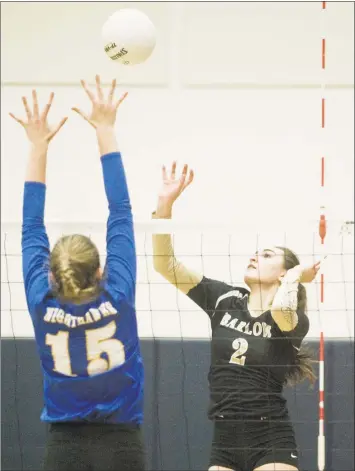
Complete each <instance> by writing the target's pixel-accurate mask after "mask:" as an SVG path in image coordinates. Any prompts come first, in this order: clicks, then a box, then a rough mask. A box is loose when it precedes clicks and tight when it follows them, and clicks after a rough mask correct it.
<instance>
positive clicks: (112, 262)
mask: <svg viewBox="0 0 355 471" xmlns="http://www.w3.org/2000/svg"><path fill="white" fill-rule="evenodd" d="M101 162H102V169H103V176H104V184H105V191H106V196H107V200H108V206H109V217H108V221H107V236H106V249H107V258H106V279H107V281H106V283H107V289H108V291H109V292H111V294H112V296H113V297H114V298H116V299H117V300H120V301H122V300H124V301H126V302H128V303H129V304H130V305H131V306H134V302H135V289H136V270H137V267H136V248H135V241H134V230H133V218H132V211H131V205H130V199H129V193H128V187H127V181H126V176H125V172H124V168H123V163H122V158H121V154H120V153H119V152H113V153H111V154H107V155H105V156H103V157H102V158H101Z"/></svg>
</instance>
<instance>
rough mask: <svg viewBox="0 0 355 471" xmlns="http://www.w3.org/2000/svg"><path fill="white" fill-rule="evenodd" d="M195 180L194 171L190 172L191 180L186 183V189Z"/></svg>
mask: <svg viewBox="0 0 355 471" xmlns="http://www.w3.org/2000/svg"><path fill="white" fill-rule="evenodd" d="M193 179H194V171H193V170H190V174H189V178H188V180H187V182H186V183H185V187H187V186H189V185H190V183H191V182H192V180H193Z"/></svg>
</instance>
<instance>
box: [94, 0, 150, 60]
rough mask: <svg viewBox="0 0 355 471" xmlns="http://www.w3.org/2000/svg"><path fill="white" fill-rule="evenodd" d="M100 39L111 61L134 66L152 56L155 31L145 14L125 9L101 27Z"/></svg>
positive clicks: (114, 14) (116, 13)
mask: <svg viewBox="0 0 355 471" xmlns="http://www.w3.org/2000/svg"><path fill="white" fill-rule="evenodd" d="M102 38H103V41H104V49H105V52H106V54H107V55H108V57H109V58H110V59H111V60H112V61H115V62H117V63H120V64H124V65H136V64H141V63H142V62H145V61H146V60H147V59H148V57H149V56H150V55H151V54H152V52H153V50H154V48H155V43H156V31H155V27H154V24H153V23H152V22H151V20H150V19H149V18H148V16H147V15H146V14H145V13H143V12H141V11H139V10H133V9H129V8H125V9H122V10H118V11H116V12H115V13H113V14H112V15H111V16H110V17H109V18H108V19H107V21H106V22H105V24H104V25H103V27H102Z"/></svg>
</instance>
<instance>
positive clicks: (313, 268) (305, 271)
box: [287, 259, 324, 283]
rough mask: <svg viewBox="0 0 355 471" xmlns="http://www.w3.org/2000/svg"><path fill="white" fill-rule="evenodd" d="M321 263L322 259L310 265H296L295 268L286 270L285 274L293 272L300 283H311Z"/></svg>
mask: <svg viewBox="0 0 355 471" xmlns="http://www.w3.org/2000/svg"><path fill="white" fill-rule="evenodd" d="M323 261H324V259H323V260H319V261H318V262H316V263H312V264H307V265H296V266H295V267H293V268H291V269H290V270H288V272H287V273H289V272H292V273H293V272H294V273H295V274H296V275H297V278H298V279H299V282H300V283H311V282H312V281H313V280H314V279H315V278H316V276H317V273H318V272H319V269H320V265H321V263H322V262H323Z"/></svg>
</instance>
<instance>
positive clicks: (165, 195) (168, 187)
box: [159, 162, 194, 203]
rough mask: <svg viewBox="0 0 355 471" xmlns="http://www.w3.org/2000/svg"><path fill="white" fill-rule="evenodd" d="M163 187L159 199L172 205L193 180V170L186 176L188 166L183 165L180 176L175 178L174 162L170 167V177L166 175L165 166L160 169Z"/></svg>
mask: <svg viewBox="0 0 355 471" xmlns="http://www.w3.org/2000/svg"><path fill="white" fill-rule="evenodd" d="M162 173H163V185H162V187H161V190H160V192H159V198H161V199H164V200H166V201H169V202H170V203H173V202H174V201H175V200H176V199H177V198H178V197H179V195H180V194H181V193H182V192H183V191H184V190H185V188H187V187H188V186H189V185H190V183H191V182H192V180H193V178H194V172H193V170H190V172H189V176H187V174H188V166H187V165H184V167H183V169H182V172H181V175H180V176H179V177H178V178H176V162H173V164H172V166H171V171H170V175H169V174H168V172H167V170H166V168H165V166H163V168H162Z"/></svg>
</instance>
